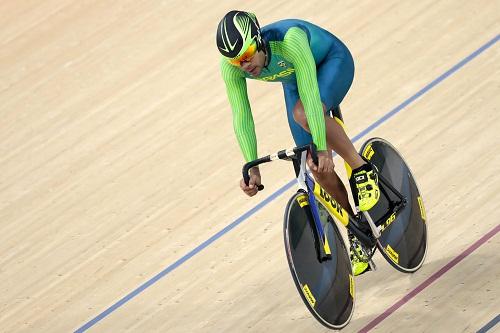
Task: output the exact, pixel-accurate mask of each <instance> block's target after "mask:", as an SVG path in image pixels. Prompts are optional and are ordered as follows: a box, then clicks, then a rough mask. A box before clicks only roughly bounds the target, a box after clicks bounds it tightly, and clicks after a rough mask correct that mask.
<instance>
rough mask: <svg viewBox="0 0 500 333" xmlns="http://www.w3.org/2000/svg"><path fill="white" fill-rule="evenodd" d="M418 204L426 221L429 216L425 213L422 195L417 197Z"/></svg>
mask: <svg viewBox="0 0 500 333" xmlns="http://www.w3.org/2000/svg"><path fill="white" fill-rule="evenodd" d="M417 200H418V206H419V207H420V215H421V216H422V219H423V220H424V221H427V216H426V215H425V208H424V203H423V201H422V197H417Z"/></svg>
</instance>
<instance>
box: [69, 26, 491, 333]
mask: <svg viewBox="0 0 500 333" xmlns="http://www.w3.org/2000/svg"><path fill="white" fill-rule="evenodd" d="M499 39H500V34H499V35H496V36H495V37H494V38H493V39H492V40H490V41H489V42H487V43H486V44H484V45H483V46H481V47H480V48H479V49H477V50H476V51H474V52H472V53H471V54H470V55H468V56H467V57H465V58H464V59H463V60H462V61H460V62H459V63H457V64H456V65H455V66H453V67H452V68H450V69H449V70H447V71H446V72H445V73H443V74H442V75H440V76H439V77H438V78H436V79H435V80H434V81H432V82H431V83H429V84H428V85H426V86H425V87H423V88H422V89H421V90H419V91H418V92H417V93H416V94H415V95H413V96H411V97H410V98H408V99H407V100H406V101H404V102H403V103H401V104H400V105H398V106H397V107H395V108H394V109H393V110H391V111H389V112H388V113H386V114H385V115H384V116H382V117H381V118H380V119H378V120H377V121H375V122H374V123H373V124H371V125H370V126H368V127H367V128H366V129H365V130H363V131H361V132H360V133H359V134H357V135H356V136H354V137H353V138H352V141H353V142H356V141H358V140H359V139H361V138H362V137H363V136H365V135H366V134H368V133H369V132H371V131H373V130H374V129H375V128H377V127H379V126H380V125H381V124H383V123H384V122H386V121H387V120H388V119H390V118H392V117H393V116H394V115H396V114H398V113H399V112H400V111H401V110H403V109H404V108H405V107H407V106H408V105H409V104H411V103H413V102H414V101H415V100H416V99H418V98H419V97H420V96H422V95H423V94H425V93H426V92H428V91H429V90H431V89H432V88H434V87H435V86H436V85H438V84H439V83H441V82H442V81H444V80H445V79H446V78H448V77H449V76H450V75H452V74H453V73H455V72H456V71H458V70H459V69H460V68H462V67H463V66H465V65H466V64H467V63H468V62H470V61H471V60H472V59H474V58H476V57H477V56H478V55H480V54H481V53H483V52H484V51H485V50H487V49H489V48H490V47H491V46H493V45H495V44H496V43H497V42H498V40H499ZM293 184H295V179H293V180H291V181H289V182H288V183H287V184H285V185H284V186H282V187H281V188H280V189H278V190H277V191H276V192H274V193H273V194H271V195H270V196H269V197H267V198H266V199H264V200H263V201H262V202H260V203H259V204H258V205H257V206H255V207H254V208H252V209H250V210H249V211H248V212H246V213H245V214H243V215H242V216H240V217H239V218H238V219H236V220H235V221H234V222H232V223H231V224H229V225H228V226H226V227H225V228H224V229H222V230H221V231H219V232H218V233H216V234H215V235H213V236H212V237H210V238H209V239H207V240H206V241H204V242H203V243H201V244H200V245H198V246H197V247H196V248H194V249H193V250H191V251H190V252H189V253H188V254H186V255H184V256H183V257H182V258H180V259H179V260H177V261H176V262H174V263H173V264H171V265H169V266H168V267H167V268H165V269H164V270H162V271H161V272H160V273H158V274H157V275H155V276H154V277H152V278H151V279H150V280H148V281H146V282H145V283H143V284H142V285H140V286H139V287H137V288H136V289H135V290H133V291H132V292H130V293H129V294H128V295H126V296H124V297H123V298H122V299H120V300H119V301H118V302H116V303H115V304H113V305H111V306H110V307H109V308H107V309H106V310H104V311H103V312H102V313H100V314H99V315H97V316H96V317H95V318H93V319H92V320H90V321H89V322H87V323H86V324H84V325H83V326H82V327H80V328H79V329H77V330H76V331H75V332H78V333H80V332H85V331H86V330H88V329H89V328H91V327H92V326H94V325H95V324H97V323H98V322H99V321H101V320H102V319H104V318H106V317H107V316H108V315H109V314H111V313H112V312H114V311H115V310H116V309H118V308H119V307H121V306H122V305H124V304H125V303H127V302H128V301H130V300H131V299H132V298H134V297H135V296H137V295H139V294H140V293H141V292H143V291H144V290H145V289H146V288H148V287H149V286H151V285H152V284H154V283H156V282H157V281H158V280H160V279H161V278H163V277H164V276H165V275H167V274H168V273H170V272H171V271H173V270H174V269H176V268H177V267H179V266H180V265H182V264H183V263H185V262H186V261H187V260H189V259H190V258H191V257H193V256H194V255H196V254H197V253H199V252H201V251H202V250H203V249H204V248H206V247H207V246H209V245H210V244H212V243H213V242H215V241H216V240H217V239H219V238H221V237H222V236H223V235H224V234H226V233H228V232H229V231H231V230H232V229H234V228H235V227H236V226H238V225H239V224H241V223H242V222H243V221H245V220H246V219H248V218H249V217H250V216H252V215H253V214H255V213H257V212H258V211H259V210H261V209H262V208H264V207H265V206H266V205H267V204H268V203H270V202H271V201H273V200H274V199H276V198H277V197H279V196H280V195H281V194H283V193H284V192H286V191H287V190H288V189H290V188H291V187H292V186H293ZM497 318H498V317H497ZM497 318H495V319H497ZM495 319H494V320H495ZM497 321H498V320H497Z"/></svg>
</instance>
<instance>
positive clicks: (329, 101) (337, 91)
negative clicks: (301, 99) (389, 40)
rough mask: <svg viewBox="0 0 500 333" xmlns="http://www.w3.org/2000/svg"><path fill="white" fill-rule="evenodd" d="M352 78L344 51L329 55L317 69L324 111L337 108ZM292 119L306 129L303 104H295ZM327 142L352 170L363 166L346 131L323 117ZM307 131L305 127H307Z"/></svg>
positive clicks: (331, 119) (349, 64) (352, 73)
mask: <svg viewBox="0 0 500 333" xmlns="http://www.w3.org/2000/svg"><path fill="white" fill-rule="evenodd" d="M353 78H354V62H353V60H352V56H351V54H350V53H349V51H348V50H347V48H346V49H345V50H343V51H339V52H336V53H333V54H331V55H329V56H328V57H327V58H326V59H325V60H324V61H323V62H322V64H321V65H320V66H319V67H318V69H317V79H318V86H319V92H320V96H321V101H322V102H323V104H324V106H325V107H326V109H327V110H331V109H333V108H334V107H338V106H339V105H340V103H341V102H342V100H343V99H344V97H345V95H346V94H347V92H348V91H349V88H350V87H351V84H352V80H353ZM294 111H295V118H296V119H297V120H298V121H299V123H301V124H305V125H306V126H307V120H306V117H305V113H304V107H303V106H302V103H301V104H299V105H297V108H296V109H295V110H294ZM325 125H326V133H327V142H328V144H329V145H330V146H331V147H332V148H333V150H334V151H335V152H336V153H337V154H339V155H340V156H341V157H342V158H343V159H344V161H346V162H347V164H349V166H350V167H351V168H353V169H355V168H358V167H360V166H362V165H363V164H365V161H363V159H362V158H361V157H360V156H359V154H358V152H357V151H356V148H354V145H353V144H352V142H351V140H350V139H349V137H348V136H347V134H346V132H345V130H344V129H343V128H342V126H340V125H339V124H338V123H337V122H336V121H335V120H334V119H333V118H331V117H329V116H328V115H325ZM306 129H307V130H308V127H306Z"/></svg>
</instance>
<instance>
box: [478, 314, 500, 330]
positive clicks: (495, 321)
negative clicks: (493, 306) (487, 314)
mask: <svg viewBox="0 0 500 333" xmlns="http://www.w3.org/2000/svg"><path fill="white" fill-rule="evenodd" d="M499 321H500V314H499V315H497V316H496V317H495V318H493V319H492V320H491V321H490V322H489V323H488V324H486V325H484V326H483V327H482V328H481V329H480V330H479V331H477V333H486V332H488V331H489V330H491V329H492V328H493V327H495V325H496V324H498V322H499Z"/></svg>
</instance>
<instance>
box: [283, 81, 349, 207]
mask: <svg viewBox="0 0 500 333" xmlns="http://www.w3.org/2000/svg"><path fill="white" fill-rule="evenodd" d="M283 90H284V93H285V102H286V109H287V117H288V124H289V126H290V131H291V132H292V136H293V139H294V141H295V144H296V145H297V146H302V145H305V144H309V143H310V142H312V137H311V134H310V133H309V132H307V131H306V130H304V128H302V126H301V125H299V124H298V123H297V122H296V121H295V119H294V117H293V110H294V108H295V106H296V105H297V104H298V103H300V100H299V94H298V90H297V86H295V85H293V84H283ZM300 104H302V103H300ZM325 110H326V109H325ZM328 149H329V151H331V150H332V147H331V146H330V145H328ZM313 175H314V178H315V179H316V181H317V182H318V183H319V184H320V185H321V186H322V187H323V188H324V189H325V190H326V191H327V192H328V193H329V194H330V195H331V196H333V197H334V198H335V200H336V201H338V202H339V204H340V205H341V206H342V207H344V208H345V209H346V210H347V211H348V212H349V213H351V214H353V210H352V208H351V205H350V203H349V199H348V196H347V190H346V188H345V186H344V183H342V181H341V180H340V178H339V176H338V175H337V173H336V172H335V170H334V173H333V177H332V176H331V175H330V174H328V175H324V174H320V173H317V172H314V171H313Z"/></svg>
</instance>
